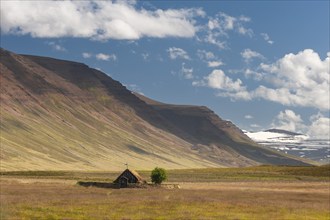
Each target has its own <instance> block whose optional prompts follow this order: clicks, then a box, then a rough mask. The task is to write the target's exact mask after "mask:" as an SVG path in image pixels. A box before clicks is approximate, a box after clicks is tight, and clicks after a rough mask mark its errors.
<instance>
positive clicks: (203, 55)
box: [197, 50, 216, 60]
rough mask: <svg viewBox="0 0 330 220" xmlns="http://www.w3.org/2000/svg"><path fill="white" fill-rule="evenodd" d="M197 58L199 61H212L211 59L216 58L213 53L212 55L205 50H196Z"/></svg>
mask: <svg viewBox="0 0 330 220" xmlns="http://www.w3.org/2000/svg"><path fill="white" fill-rule="evenodd" d="M197 56H198V57H199V58H200V59H201V60H212V59H215V58H216V56H215V55H214V53H212V52H211V51H206V50H197Z"/></svg>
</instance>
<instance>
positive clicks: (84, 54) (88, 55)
mask: <svg viewBox="0 0 330 220" xmlns="http://www.w3.org/2000/svg"><path fill="white" fill-rule="evenodd" d="M82 56H83V58H91V57H92V54H91V53H87V52H84V53H82Z"/></svg>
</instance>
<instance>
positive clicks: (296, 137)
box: [245, 129, 308, 143]
mask: <svg viewBox="0 0 330 220" xmlns="http://www.w3.org/2000/svg"><path fill="white" fill-rule="evenodd" d="M245 134H246V135H247V136H249V137H250V138H251V139H252V140H254V141H256V142H258V143H265V142H283V143H286V142H287V143H300V142H301V141H304V140H306V139H308V136H307V135H304V134H299V133H295V132H291V131H286V130H281V129H268V130H265V131H258V132H245Z"/></svg>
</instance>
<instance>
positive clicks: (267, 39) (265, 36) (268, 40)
mask: <svg viewBox="0 0 330 220" xmlns="http://www.w3.org/2000/svg"><path fill="white" fill-rule="evenodd" d="M260 35H261V37H262V38H263V39H264V40H265V41H266V42H267V43H269V44H273V43H274V41H272V40H271V39H270V37H269V35H268V34H267V33H261V34H260Z"/></svg>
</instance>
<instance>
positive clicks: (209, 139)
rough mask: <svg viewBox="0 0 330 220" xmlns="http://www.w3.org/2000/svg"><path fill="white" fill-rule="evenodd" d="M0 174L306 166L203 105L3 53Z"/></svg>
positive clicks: (82, 69) (71, 65)
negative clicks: (154, 96) (170, 101)
mask: <svg viewBox="0 0 330 220" xmlns="http://www.w3.org/2000/svg"><path fill="white" fill-rule="evenodd" d="M0 68H1V75H0V77H1V78H0V79H1V149H2V150H1V155H0V156H1V169H2V170H23V169H38V170H47V169H52V170H120V169H122V168H123V164H124V163H126V162H128V163H129V164H130V165H131V167H132V168H135V169H150V168H153V167H155V166H163V167H166V168H193V167H219V166H247V165H257V164H260V163H271V164H294V165H299V164H303V163H302V162H301V161H299V160H296V159H291V158H288V157H286V156H285V155H280V154H278V153H276V152H273V151H269V150H267V149H263V148H261V147H260V146H258V145H257V144H255V143H254V142H253V141H251V140H250V139H249V138H248V137H247V136H245V135H244V134H243V133H242V132H241V131H240V129H239V128H237V127H236V126H235V125H233V124H232V123H231V122H228V121H224V120H221V119H220V118H219V117H218V116H217V115H216V114H214V113H213V112H212V111H211V110H209V109H208V108H206V107H198V106H174V105H167V104H163V103H158V102H156V101H151V100H150V99H147V98H145V97H142V96H137V95H136V94H133V93H131V92H130V91H129V90H127V89H126V88H125V87H124V86H123V85H122V84H120V83H119V82H118V81H115V80H113V79H111V78H110V77H109V76H107V75H106V74H104V73H102V72H100V71H98V70H95V69H92V68H89V67H88V66H86V65H84V64H82V63H77V62H70V61H64V60H57V59H52V58H46V57H37V56H28V55H17V54H14V53H11V52H9V51H6V50H3V49H1V62H0Z"/></svg>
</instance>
